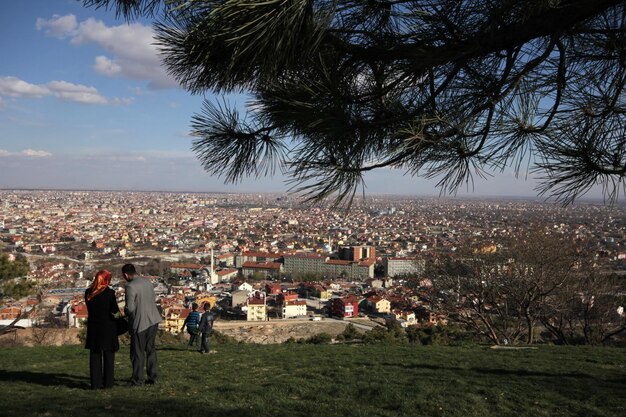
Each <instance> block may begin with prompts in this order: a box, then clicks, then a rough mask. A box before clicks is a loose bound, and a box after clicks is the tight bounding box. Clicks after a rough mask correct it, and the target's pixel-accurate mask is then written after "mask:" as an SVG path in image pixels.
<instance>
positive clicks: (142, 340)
mask: <svg viewBox="0 0 626 417" xmlns="http://www.w3.org/2000/svg"><path fill="white" fill-rule="evenodd" d="M158 328H159V325H158V324H155V325H152V326H150V327H148V328H147V329H146V330H144V331H141V332H139V333H132V334H131V336H130V360H131V362H132V364H133V377H132V379H131V383H132V384H133V385H143V364H144V361H145V360H146V356H147V360H148V383H155V382H156V381H157V356H156V347H155V339H156V334H157V330H158Z"/></svg>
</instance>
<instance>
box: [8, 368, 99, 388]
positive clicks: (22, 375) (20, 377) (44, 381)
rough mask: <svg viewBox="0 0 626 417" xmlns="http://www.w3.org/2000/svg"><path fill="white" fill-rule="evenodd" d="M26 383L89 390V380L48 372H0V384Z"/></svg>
mask: <svg viewBox="0 0 626 417" xmlns="http://www.w3.org/2000/svg"><path fill="white" fill-rule="evenodd" d="M2 381H7V382H15V381H20V382H26V383H29V384H38V385H44V386H48V387H49V386H55V387H58V386H64V387H67V388H82V389H89V378H88V377H82V376H76V375H69V374H52V373H48V372H27V371H4V370H0V382H2Z"/></svg>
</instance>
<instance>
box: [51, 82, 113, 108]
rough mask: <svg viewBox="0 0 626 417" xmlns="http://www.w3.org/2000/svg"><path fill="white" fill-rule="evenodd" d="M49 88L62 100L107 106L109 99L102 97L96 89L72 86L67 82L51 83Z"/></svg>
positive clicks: (77, 85) (80, 85)
mask: <svg viewBox="0 0 626 417" xmlns="http://www.w3.org/2000/svg"><path fill="white" fill-rule="evenodd" d="M47 86H48V88H49V89H50V91H52V93H53V94H54V95H55V96H56V97H58V98H60V99H61V100H68V101H74V102H76V103H83V104H107V99H106V98H105V97H103V96H101V95H100V94H99V93H98V90H97V89H96V88H95V87H88V86H86V85H82V84H72V83H70V82H67V81H50V82H49V83H48V84H47Z"/></svg>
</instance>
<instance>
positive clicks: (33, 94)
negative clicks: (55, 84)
mask: <svg viewBox="0 0 626 417" xmlns="http://www.w3.org/2000/svg"><path fill="white" fill-rule="evenodd" d="M0 95H4V96H10V97H29V98H41V97H43V96H47V95H50V90H48V88H47V87H46V86H45V85H37V84H30V83H27V82H26V81H23V80H20V79H19V78H16V77H0Z"/></svg>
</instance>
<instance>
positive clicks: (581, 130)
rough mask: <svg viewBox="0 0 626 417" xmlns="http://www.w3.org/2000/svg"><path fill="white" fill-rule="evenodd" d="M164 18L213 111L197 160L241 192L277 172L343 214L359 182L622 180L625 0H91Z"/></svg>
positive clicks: (547, 185) (609, 187) (564, 189)
mask: <svg viewBox="0 0 626 417" xmlns="http://www.w3.org/2000/svg"><path fill="white" fill-rule="evenodd" d="M83 1H84V3H85V4H86V5H88V6H96V7H106V8H114V9H115V10H116V11H117V13H118V14H121V15H123V16H125V17H126V18H129V19H130V18H134V17H136V16H139V15H144V16H146V15H148V16H155V17H156V23H155V28H156V33H157V43H158V45H159V47H160V48H161V51H162V54H163V61H164V64H165V65H166V67H167V69H168V70H169V72H170V73H171V74H172V75H173V76H174V77H175V78H176V79H177V80H178V81H179V82H180V84H181V85H182V86H183V87H184V88H186V89H188V90H189V91H190V92H192V93H196V94H200V93H204V92H214V93H230V92H248V93H249V94H250V95H251V97H252V98H251V101H250V102H249V103H248V111H247V113H246V114H245V115H240V114H239V112H238V110H237V109H236V108H235V107H234V106H231V105H229V104H228V103H225V102H219V103H216V102H209V101H207V102H205V103H204V106H203V109H202V110H201V111H200V112H199V113H198V114H196V115H195V116H194V117H193V119H192V128H193V133H194V135H195V137H196V139H195V141H194V144H193V149H194V151H195V152H196V154H197V156H198V157H199V159H200V161H201V162H202V164H203V165H204V168H205V169H206V170H207V171H208V172H210V173H212V174H217V175H221V176H223V177H224V178H225V179H226V180H227V181H230V182H237V181H239V180H240V179H242V178H243V177H244V176H264V175H268V174H272V173H274V172H275V170H276V169H280V170H282V171H283V172H284V173H285V174H286V175H288V176H289V178H290V179H291V180H290V181H291V182H292V185H293V190H295V191H297V192H302V193H304V194H305V195H307V196H308V197H309V198H311V199H312V200H320V199H325V198H329V197H330V198H332V199H334V201H335V202H337V203H342V202H344V203H345V202H350V201H351V200H352V197H353V196H354V195H355V192H356V191H358V190H359V189H360V188H361V187H362V186H363V185H364V184H363V175H364V173H365V172H367V171H371V170H374V169H381V168H396V169H400V170H403V171H404V172H406V173H408V174H410V175H415V176H424V177H427V178H437V179H438V185H439V187H440V188H441V190H442V191H443V192H449V193H454V192H455V191H456V190H457V189H458V188H459V187H461V186H470V187H471V185H472V184H473V178H475V177H476V176H478V177H485V176H488V175H491V174H492V173H494V172H495V173H497V172H500V171H502V170H504V169H505V168H506V167H510V166H512V167H513V168H514V169H515V172H516V173H517V174H528V173H530V174H533V175H534V176H535V177H537V178H538V179H539V184H540V185H539V186H538V190H537V191H538V192H539V193H540V194H541V195H546V196H552V197H554V198H556V199H558V200H560V201H562V202H564V203H571V202H572V201H574V200H575V199H576V198H577V197H579V196H581V195H583V194H584V193H585V192H587V191H588V190H589V189H590V188H591V187H593V186H595V185H601V186H602V187H604V191H605V196H606V197H607V198H608V199H610V200H614V199H615V198H617V196H618V195H619V193H620V192H623V191H624V186H625V185H626V184H625V182H624V178H625V175H626V117H625V112H626V99H625V95H624V83H625V82H626V24H625V22H626V2H625V1H618V0H593V1H590V0H520V1H517V0H516V1H511V0H471V1H470V0H438V1H435V0H431V1H421V0H189V1H183V0H165V1H157V0H83Z"/></svg>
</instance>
